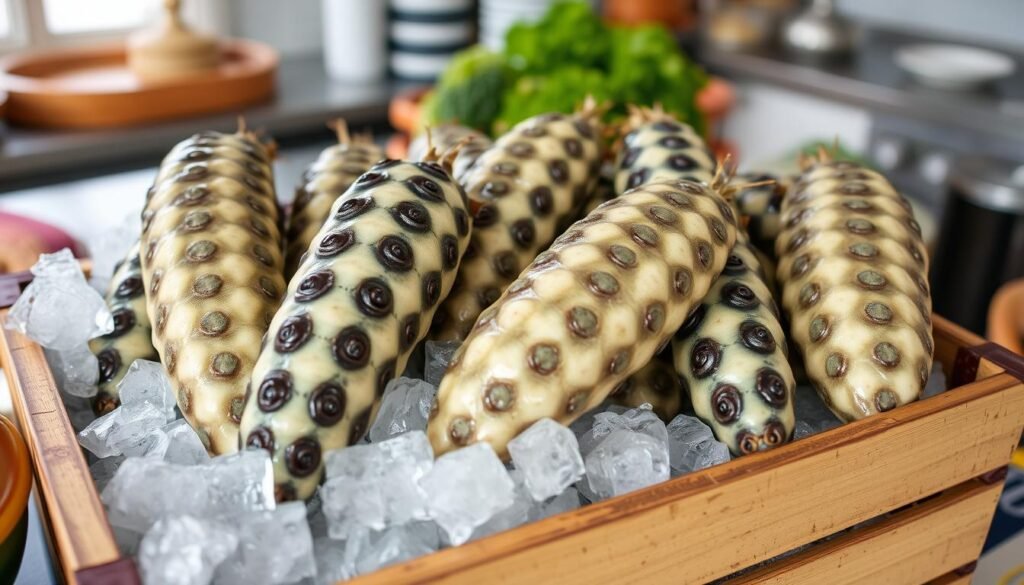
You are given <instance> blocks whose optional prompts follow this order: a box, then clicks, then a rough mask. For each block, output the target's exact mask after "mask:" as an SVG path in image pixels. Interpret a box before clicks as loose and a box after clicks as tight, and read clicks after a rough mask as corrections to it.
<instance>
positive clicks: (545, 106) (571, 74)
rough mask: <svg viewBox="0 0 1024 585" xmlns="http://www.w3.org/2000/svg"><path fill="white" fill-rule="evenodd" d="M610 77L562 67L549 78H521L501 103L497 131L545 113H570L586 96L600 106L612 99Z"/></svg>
mask: <svg viewBox="0 0 1024 585" xmlns="http://www.w3.org/2000/svg"><path fill="white" fill-rule="evenodd" d="M607 81H608V80H607V78H606V77H605V74H604V72H603V71H600V70H598V69H584V68H582V67H563V68H561V69H559V70H558V71H556V72H553V73H549V74H546V75H528V76H526V77H521V78H519V80H518V81H516V83H515V85H513V86H512V87H511V88H510V89H509V91H508V93H506V94H505V99H504V100H502V108H501V113H500V114H499V115H498V118H497V120H496V121H495V123H494V132H495V133H496V134H500V133H502V132H505V131H506V130H508V129H509V128H511V127H512V126H513V125H515V124H516V123H517V122H519V121H521V120H525V119H526V118H529V117H530V116H536V115H537V114H543V113H545V112H571V111H573V110H574V109H576V108H577V107H579V105H580V103H581V102H582V101H583V99H584V98H585V97H586V96H587V95H592V96H594V99H596V100H597V101H598V103H601V102H603V101H605V100H608V99H611V97H612V96H611V92H609V91H608V87H607Z"/></svg>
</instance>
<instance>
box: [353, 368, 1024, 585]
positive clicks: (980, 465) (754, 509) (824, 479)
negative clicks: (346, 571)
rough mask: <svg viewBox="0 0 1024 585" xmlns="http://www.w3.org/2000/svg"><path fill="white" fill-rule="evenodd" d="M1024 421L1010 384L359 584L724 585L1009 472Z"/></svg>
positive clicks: (997, 383)
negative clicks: (826, 539) (870, 522)
mask: <svg viewBox="0 0 1024 585" xmlns="http://www.w3.org/2000/svg"><path fill="white" fill-rule="evenodd" d="M1022 423H1024V387H1021V386H1020V383H1019V382H1018V381H1017V380H1015V379H1014V378H1012V377H1010V376H1008V375H1005V374H1000V375H998V376H995V377H992V378H988V379H985V380H981V381H979V382H976V383H974V384H972V385H970V386H967V387H963V388H959V389H958V390H957V391H956V392H949V393H945V394H942V395H939V396H937V397H934V398H932V399H929V400H926V401H922V402H918V403H915V404H911V405H907V406H904V407H901V408H899V409H896V410H894V411H892V412H890V413H887V414H886V415H883V416H875V417H870V418H867V419H864V420H861V421H857V422H854V423H850V424H848V425H844V426H843V427H840V428H838V429H835V430H834V431H831V432H829V433H826V434H821V435H815V436H813V437H809V438H807V439H803V440H801V441H799V442H796V443H793V444H790V445H786V446H784V447H782V448H779V449H776V450H773V451H768V452H765V453H759V454H756V455H752V456H748V457H744V458H742V459H738V460H734V461H732V462H730V463H728V464H725V465H721V466H717V467H713V468H711V469H708V470H705V471H704V472H702V473H699V474H693V475H690V476H684V477H682V478H679V479H676V480H674V481H671V482H668V483H665V484H661V485H658V486H654V487H652V488H649V489H647V490H644V491H641V492H637V493H635V494H628V495H626V496H623V497H619V498H615V499H612V500H609V501H606V502H603V503H600V504H596V505H592V506H588V507H586V508H583V509H581V510H579V511H577V512H575V513H571V514H564V515H561V516H557V517H554V518H550V519H548V520H545V521H542V522H538V523H535V524H532V525H528V526H525V527H522V528H520V529H518V530H516V531H512V532H507V533H503V534H498V535H495V536H493V537H491V538H486V539H483V540H481V541H478V542H473V543H469V544H468V545H464V546H462V547H458V548H455V549H448V550H444V551H441V552H439V553H437V554H434V555H431V556H429V557H423V558H421V559H416V560H413V561H410V562H408V563H406V564H404V565H400V566H396V567H391V568H388V569H384V570H381V571H378V572H377V573H373V574H370V575H367V576H365V577H362V578H361V579H359V580H357V581H356V583H360V584H364V585H365V584H373V583H425V582H444V583H478V582H502V583H528V584H531V585H532V584H535V583H537V582H543V581H544V579H545V578H546V577H550V576H551V575H558V576H559V577H560V582H562V583H566V584H572V583H580V584H586V583H592V582H594V581H595V580H596V581H605V582H607V581H614V582H652V583H653V582H665V583H681V582H704V581H710V580H713V579H717V578H720V577H724V576H726V575H729V574H731V573H733V572H735V571H737V570H739V569H742V568H744V567H748V566H751V565H754V564H756V563H758V562H761V561H763V560H765V559H768V558H771V557H774V556H776V555H778V554H780V553H782V552H785V551H787V550H791V549H792V548H794V547H796V546H800V545H803V544H806V543H809V542H813V541H815V540H817V539H818V538H821V537H823V536H826V535H828V534H832V533H835V532H837V531H839V530H842V529H844V528H847V527H849V526H852V525H854V524H856V523H858V522H862V521H864V520H867V519H869V518H873V517H875V516H877V515H879V514H882V513H884V512H887V511H891V510H894V509H896V508H898V507H900V506H903V505H905V504H909V503H911V502H914V501H917V500H919V499H921V498H924V497H926V496H929V495H931V494H934V493H936V492H938V491H940V490H943V489H946V488H950V487H952V486H954V485H956V484H958V483H961V482H964V481H967V480H969V479H971V478H973V477H976V476H978V475H980V474H982V473H984V472H986V471H988V470H990V469H994V468H997V467H1000V466H1002V465H1005V463H1006V461H1007V459H1008V458H1009V454H1010V451H1011V449H1012V447H1013V445H1015V444H1016V442H1017V439H1018V438H1019V437H1020V433H1021V426H1022ZM901 447H902V448H901ZM681 568H685V572H683V569H681Z"/></svg>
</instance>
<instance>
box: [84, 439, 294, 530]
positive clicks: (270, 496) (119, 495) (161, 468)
mask: <svg viewBox="0 0 1024 585" xmlns="http://www.w3.org/2000/svg"><path fill="white" fill-rule="evenodd" d="M273 480H274V478H273V468H272V466H271V462H270V455H269V454H268V453H267V452H266V451H264V450H262V449H259V450H249V451H242V452H241V453H237V454H234V455H223V456H220V457H217V458H215V459H212V460H210V462H209V463H205V464H202V465H190V466H186V465H176V464H173V463H167V462H166V461H162V460H160V459H158V458H155V457H130V458H128V459H127V460H125V462H124V463H122V464H121V467H120V468H119V469H118V470H117V473H116V474H115V475H114V478H113V479H111V480H110V483H108V484H107V487H106V488H105V489H104V490H103V493H102V495H101V498H102V500H103V503H104V504H106V505H107V511H108V516H109V519H110V522H111V524H113V525H116V526H121V527H122V528H128V529H131V530H135V531H137V532H145V531H146V530H147V529H148V528H149V527H150V526H152V524H153V523H154V522H156V521H157V520H158V519H159V518H161V517H163V516H166V515H169V514H170V515H173V514H189V515H192V516H195V517H197V518H231V517H234V516H237V515H240V514H244V513H246V512H258V511H261V510H272V509H274V483H273Z"/></svg>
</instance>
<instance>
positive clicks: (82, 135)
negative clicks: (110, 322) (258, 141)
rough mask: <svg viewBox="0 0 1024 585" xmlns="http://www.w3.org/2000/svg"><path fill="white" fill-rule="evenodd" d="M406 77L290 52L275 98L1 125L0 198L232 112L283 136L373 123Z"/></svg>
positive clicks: (225, 121) (151, 158) (131, 155)
mask: <svg viewBox="0 0 1024 585" xmlns="http://www.w3.org/2000/svg"><path fill="white" fill-rule="evenodd" d="M408 85H409V84H403V83H402V82H398V81H393V80H383V81H379V82H374V83H342V82H338V81H332V80H330V79H328V78H327V76H326V75H325V73H324V68H323V62H322V60H321V58H320V57H319V56H306V57H296V58H289V59H284V60H282V61H281V65H280V69H279V70H278V80H277V96H276V97H275V99H274V100H273V101H272V102H269V103H267V104H264V105H259V106H253V107H251V108H248V109H246V110H243V111H241V112H238V111H231V112H227V113H222V114H216V115H211V116H204V117H198V118H188V119H183V120H175V121H172V122H166V123H160V124H153V125H147V126H142V127H132V128H118V129H109V130H89V131H54V130H34V129H28V128H17V127H7V128H6V131H5V132H3V133H0V198H2V193H3V192H5V191H11V190H14V189H21V188H23V187H26V186H32V185H40V184H46V183H55V182H58V181H62V180H67V179H69V178H80V177H82V176H88V175H99V174H104V173H109V172H113V171H123V170H125V169H129V168H138V167H141V166H151V165H152V164H154V162H157V161H159V160H160V158H161V157H163V155H164V154H165V153H166V152H167V151H168V150H169V149H170V148H171V146H173V145H174V144H175V143H177V142H178V141H179V140H181V139H183V138H185V137H186V136H188V135H190V134H192V133H194V132H196V131H197V130H203V129H214V130H234V129H235V127H236V125H237V116H238V115H239V114H241V115H244V116H245V118H246V122H247V123H248V125H249V127H250V128H254V129H261V130H265V131H266V132H267V133H268V134H269V135H271V136H273V137H275V138H276V139H278V140H281V139H285V141H287V139H289V138H293V137H296V138H297V137H304V136H308V135H310V134H318V133H323V132H324V130H323V128H324V123H325V122H326V121H327V120H330V119H332V118H336V117H339V116H340V117H344V118H345V119H346V120H348V122H349V124H350V125H351V126H353V127H354V128H356V129H361V128H362V127H364V126H371V127H376V128H380V127H382V126H384V125H385V124H386V122H387V111H388V103H389V102H390V100H391V97H392V96H393V95H394V94H395V93H396V92H397V91H399V90H400V89H402V88H404V87H407V86H408ZM324 135H325V136H326V134H324Z"/></svg>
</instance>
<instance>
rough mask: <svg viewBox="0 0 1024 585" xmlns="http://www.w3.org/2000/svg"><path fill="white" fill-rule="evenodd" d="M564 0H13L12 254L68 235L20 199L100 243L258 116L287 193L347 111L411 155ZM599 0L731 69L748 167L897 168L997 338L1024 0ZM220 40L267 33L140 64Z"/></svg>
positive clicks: (726, 71) (3, 45)
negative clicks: (183, 80)
mask: <svg viewBox="0 0 1024 585" xmlns="http://www.w3.org/2000/svg"><path fill="white" fill-rule="evenodd" d="M552 3H553V2H551V1H550V0H479V2H477V1H476V0H390V1H389V0H291V1H289V2H276V1H273V0H184V2H181V6H180V12H181V14H180V21H179V22H177V23H175V26H176V27H184V26H187V27H190V29H191V32H188V33H186V32H183V31H184V29H183V28H176V29H175V30H174V31H173V32H174V35H172V34H169V33H168V31H167V28H168V27H169V25H168V23H167V22H166V19H167V18H169V17H168V16H167V10H168V9H169V8H176V7H175V5H176V4H178V2H174V1H171V2H167V1H163V0H90V1H89V2H81V1H79V0H0V59H2V64H0V69H2V70H0V113H2V112H4V111H6V117H7V119H6V122H5V123H3V124H2V126H0V212H3V213H4V214H5V215H4V216H2V221H3V223H0V226H2V227H3V231H4V232H6V234H5V235H4V241H5V242H6V243H5V246H4V247H5V248H6V250H5V251H4V252H2V253H0V262H2V263H5V265H6V266H7V269H8V270H14V269H23V268H26V267H27V266H28V265H30V264H31V262H32V260H33V255H32V252H33V251H34V250H35V247H40V248H46V247H47V243H46V242H43V243H40V244H38V245H37V243H36V242H35V241H33V240H32V239H31V238H28V239H26V238H22V237H21V235H22V233H23V232H25V231H28V232H33V230H35V233H39V232H40V231H41V232H42V233H44V234H45V235H46V237H55V236H57V235H63V234H58V233H56V232H53V231H52V230H48V229H47V228H46V227H44V226H39V225H35V224H32V223H31V222H24V221H21V220H19V219H15V218H11V217H10V216H9V215H8V214H17V215H21V216H26V217H28V218H32V219H36V220H40V221H43V222H45V223H47V224H51V225H52V226H54V227H56V228H59V229H60V230H63V231H65V232H67V234H68V235H69V236H70V237H71V238H73V239H74V240H76V241H77V242H78V243H79V244H80V246H79V248H78V249H79V250H80V251H81V252H82V253H83V254H88V252H89V248H90V246H91V247H93V248H96V247H97V246H96V244H95V242H96V241H97V239H102V237H103V234H104V233H105V232H107V231H109V230H111V229H115V228H116V227H117V226H124V225H125V221H126V220H125V218H126V217H127V216H130V215H132V214H134V213H135V212H136V211H137V210H138V209H139V208H140V206H141V204H142V193H143V192H144V191H145V187H146V186H147V185H148V183H149V180H150V178H151V176H152V168H153V167H154V166H155V165H156V164H157V163H158V162H159V160H160V158H161V156H162V155H163V153H165V152H166V151H167V150H168V149H169V148H170V146H171V145H173V144H174V143H175V142H177V141H179V140H181V139H182V138H184V137H186V136H188V135H190V134H192V133H194V132H196V131H198V130H201V129H218V130H230V129H232V128H234V126H235V124H236V121H235V120H236V116H237V115H239V114H244V116H245V118H246V121H247V123H248V125H249V126H250V127H252V128H258V129H261V130H262V131H264V132H265V133H266V134H267V135H268V136H272V137H273V138H274V139H275V140H277V142H278V143H279V145H280V147H281V148H280V160H279V164H280V167H281V168H280V169H279V172H278V174H277V179H278V182H279V185H278V188H279V189H278V190H279V195H280V196H281V198H282V199H283V200H285V201H287V200H288V199H289V198H290V197H291V193H292V191H293V189H294V186H295V183H296V182H297V180H298V177H299V176H300V173H301V169H302V168H303V167H304V166H305V165H306V164H308V163H309V162H310V161H311V160H312V159H313V158H314V157H315V155H316V153H317V151H318V150H319V149H320V148H322V147H323V146H324V145H325V144H327V143H328V142H329V141H330V140H331V134H330V132H329V131H328V130H327V128H326V127H325V122H326V121H327V120H329V119H333V118H336V117H344V118H345V119H346V120H347V121H348V123H349V125H350V127H352V128H353V130H367V131H371V132H373V134H374V136H375V137H376V138H377V139H378V140H380V141H390V144H389V146H390V150H389V152H391V153H396V152H397V153H399V154H400V153H401V152H402V149H403V146H404V144H405V143H404V142H403V138H401V137H395V136H393V133H394V132H396V131H399V132H405V133H409V132H415V131H416V130H417V129H418V128H419V127H421V126H422V124H423V122H424V120H423V119H421V118H424V116H423V115H421V110H423V107H422V103H421V98H422V91H421V90H420V89H419V88H422V87H426V86H428V85H429V84H430V83H431V82H432V81H433V80H434V79H435V78H437V76H438V75H439V74H440V73H441V72H443V71H444V70H445V68H446V66H447V65H448V64H449V62H450V60H451V59H452V57H453V55H455V54H456V53H457V52H458V51H460V50H462V49H464V48H466V47H468V46H470V45H471V44H473V43H475V42H477V41H479V42H481V43H482V44H483V45H485V46H486V47H488V48H489V49H491V50H494V51H501V50H502V46H503V44H504V42H505V33H506V32H507V30H508V29H509V27H510V26H512V25H513V23H515V22H519V21H527V22H528V21H531V20H537V19H539V18H540V17H541V16H542V15H543V14H544V13H545V12H546V10H547V9H548V7H549V5H551V4H552ZM592 4H593V7H594V10H595V11H596V12H597V13H598V14H601V15H602V16H603V17H604V18H605V20H606V21H608V22H611V23H614V24H617V25H625V26H633V25H636V24H640V23H649V22H659V23H661V24H663V25H664V26H666V27H667V28H669V29H670V30H671V31H672V34H673V35H674V36H675V37H676V38H678V41H679V44H680V45H681V46H682V48H683V49H684V50H685V52H686V54H687V56H688V57H690V58H691V59H693V60H694V61H696V62H697V63H698V64H699V65H700V66H702V67H703V68H704V69H706V71H707V72H708V74H709V76H710V78H709V79H710V80H709V81H708V82H707V86H706V87H705V88H704V90H702V91H701V92H700V95H698V96H697V102H698V106H699V108H700V110H701V113H702V121H705V122H706V123H707V126H706V128H705V133H706V134H707V135H708V137H709V139H711V140H712V142H713V144H714V146H715V150H716V152H717V153H718V154H724V153H726V152H729V153H732V155H733V159H734V160H736V161H738V162H739V165H740V167H741V169H744V170H754V169H757V170H773V171H777V172H780V171H781V172H789V171H792V170H793V169H794V168H795V165H794V161H795V154H796V153H797V152H798V151H799V150H800V149H806V148H809V147H812V146H813V145H814V144H816V143H824V144H829V145H838V147H839V149H840V151H841V152H842V153H843V154H844V155H848V156H852V157H854V158H858V159H861V160H864V161H867V162H869V163H870V164H872V165H874V166H876V167H877V168H878V169H879V170H881V171H883V172H884V173H886V174H887V176H888V177H889V178H890V179H891V180H892V181H893V182H894V183H895V184H896V185H897V186H898V187H899V188H900V189H901V190H902V191H903V192H904V193H905V194H906V195H907V196H909V197H910V198H911V199H912V200H913V201H914V203H915V206H916V208H917V213H918V218H919V220H920V222H921V224H922V226H923V227H924V230H925V235H926V238H927V239H928V241H929V243H930V246H931V250H932V259H933V267H932V268H933V270H932V280H933V285H934V287H933V288H934V297H935V306H936V311H937V312H939V313H942V314H943V315H946V316H948V317H951V318H952V319H953V320H955V321H957V322H959V323H961V324H962V325H965V326H967V327H969V328H971V329H973V330H975V331H978V332H982V333H984V332H985V331H986V327H987V326H988V324H987V316H988V314H989V305H990V299H991V298H992V296H993V294H994V293H995V291H996V290H997V288H998V287H999V286H1001V285H1003V284H1005V283H1007V282H1009V281H1011V280H1013V279H1014V278H1016V277H1019V276H1024V229H1022V227H1021V225H1022V223H1024V222H1022V220H1021V218H1022V216H1024V166H1022V164H1024V71H1022V68H1021V64H1022V58H1021V55H1024V34H1022V33H1021V25H1022V24H1024V2H1021V1H1020V0H984V1H980V2H962V1H958V0H930V1H928V2H912V1H909V0H859V1H854V0H838V1H836V2H832V1H829V0H814V1H812V2H798V1H796V0H748V1H734V2H727V1H724V0H717V1H711V0H709V1H701V2H696V1H693V0H676V1H663V0H604V1H603V2H593V3H592ZM162 20H163V21H164V22H163V24H159V23H160V22H161V21H162ZM182 23H184V24H182ZM567 26H568V25H567ZM161 27H163V28H161ZM170 28H175V27H170ZM140 29H142V32H137V31H139V30H140ZM556 32H557V31H556ZM132 33H134V36H130V35H131V34H132ZM571 34H573V33H572V31H567V32H566V35H571ZM214 37H216V38H220V39H226V38H234V39H247V40H248V41H247V42H246V43H245V44H240V45H238V46H237V47H235V48H233V49H232V50H233V51H236V52H237V53H238V54H237V55H235V58H236V61H237V62H235V61H232V62H231V63H229V64H228V65H227V66H222V69H221V70H220V72H219V73H217V74H216V76H219V79H220V81H218V82H211V83H210V84H209V85H208V86H204V87H191V88H188V87H186V88H183V89H182V91H180V92H177V93H175V92H171V91H165V92H157V93H152V92H150V93H147V87H149V86H153V85H154V84H156V86H159V85H160V84H161V83H167V82H166V81H164V80H160V79H158V78H157V79H153V80H147V79H145V78H142V80H140V79H139V78H138V72H137V71H135V72H133V71H132V70H131V69H130V68H127V67H126V66H125V54H124V40H125V39H126V38H129V39H130V40H129V43H128V45H130V46H135V47H136V48H139V50H140V55H142V56H140V57H139V59H142V58H143V57H145V56H146V52H145V51H150V53H149V57H148V58H149V59H150V61H151V62H152V61H153V60H154V59H156V58H157V57H160V58H163V57H161V56H160V55H157V52H158V51H166V52H167V53H168V55H170V56H169V57H168V59H170V58H171V57H174V58H175V59H179V60H182V61H183V62H184V61H188V60H189V59H193V60H196V59H201V58H202V53H203V51H204V50H205V49H206V48H208V46H209V43H213V42H214V41H213V39H214ZM580 42H581V43H582V44H583V45H586V43H588V42H590V41H588V40H587V39H581V40H580ZM204 43H206V44H204ZM174 51H177V53H174ZM154 55H156V57H154ZM175 55H176V56H175ZM150 64H151V65H152V63H150ZM229 67H234V68H235V69H236V71H234V73H224V71H226V70H227V69H228V68H229ZM133 75H134V77H133ZM211 75H214V74H211ZM232 75H233V76H234V79H233V80H230V79H229V80H227V81H224V79H225V76H227V77H231V76H232ZM171 83H173V82H171ZM218 83H220V84H218ZM147 84H148V85H147ZM5 90H6V92H7V93H6V94H5V93H2V92H4V91H5ZM110 94H119V95H118V96H117V98H118V99H120V101H117V100H116V99H115V100H110V99H106V98H107V97H109V95H110ZM506 101H508V100H506ZM0 119H2V115H0ZM495 127H497V126H495ZM492 129H493V128H492ZM396 149H397V150H396ZM133 169H142V170H138V171H137V172H128V171H132V170H133ZM26 226H27V227H26ZM43 239H45V238H43ZM51 244H52V242H51ZM1011 293H1014V291H1009V292H1008V293H1007V294H1006V295H1004V296H1006V297H1007V299H1008V300H1004V301H1003V302H1005V303H1010V305H1009V306H1011V307H1012V306H1013V303H1012V301H1014V300H1015V294H1011ZM997 304H999V303H997ZM996 308H998V307H996ZM1004 321H1005V320H1004ZM1016 327H1017V323H1016V321H1014V322H1013V330H1014V331H1015V332H1016ZM1018 337H1019V336H1018ZM1016 347H1017V348H1019V344H1017V345H1016Z"/></svg>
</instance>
